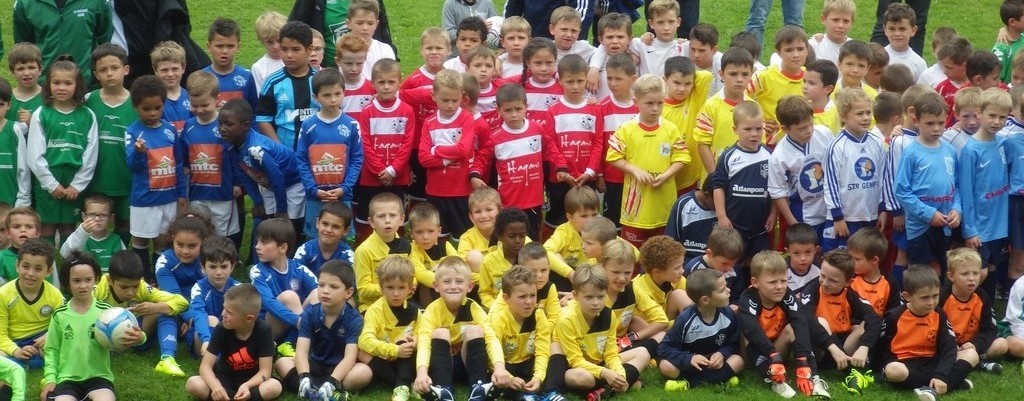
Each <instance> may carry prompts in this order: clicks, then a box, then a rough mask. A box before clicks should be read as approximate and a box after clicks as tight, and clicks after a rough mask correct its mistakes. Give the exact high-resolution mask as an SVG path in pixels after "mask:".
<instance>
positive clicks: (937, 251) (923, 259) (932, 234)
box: [907, 227, 949, 271]
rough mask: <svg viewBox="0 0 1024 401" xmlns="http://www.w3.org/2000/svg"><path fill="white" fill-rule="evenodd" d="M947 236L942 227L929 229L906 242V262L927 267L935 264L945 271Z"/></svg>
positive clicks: (947, 247)
mask: <svg viewBox="0 0 1024 401" xmlns="http://www.w3.org/2000/svg"><path fill="white" fill-rule="evenodd" d="M948 250H949V236H948V235H946V231H945V230H944V229H943V228H942V227H929V228H928V231H925V232H924V234H921V235H919V236H917V237H914V238H911V239H909V240H908V241H907V262H908V263H910V264H922V265H927V264H930V263H932V262H937V263H938V264H939V266H942V268H943V269H942V270H943V271H945V270H946V269H945V267H946V251H948Z"/></svg>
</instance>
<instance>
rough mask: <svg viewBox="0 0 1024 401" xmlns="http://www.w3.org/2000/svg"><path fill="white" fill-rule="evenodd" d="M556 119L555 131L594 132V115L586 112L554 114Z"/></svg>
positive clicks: (560, 132)
mask: <svg viewBox="0 0 1024 401" xmlns="http://www.w3.org/2000/svg"><path fill="white" fill-rule="evenodd" d="M552 117H553V118H554V120H555V132H556V133H559V134H562V133H570V132H594V120H595V119H594V116H593V115H591V114H586V113H564V114H558V115H556V116H552Z"/></svg>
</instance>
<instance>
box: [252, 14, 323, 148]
mask: <svg viewBox="0 0 1024 401" xmlns="http://www.w3.org/2000/svg"><path fill="white" fill-rule="evenodd" d="M279 37H280V41H281V60H283V61H284V68H282V69H280V70H277V72H274V73H273V74H270V76H268V77H267V79H266V81H265V82H263V87H262V88H260V89H259V91H260V95H259V100H257V102H256V122H257V123H259V130H260V132H262V133H263V135H266V136H267V137H269V138H271V139H273V140H274V141H275V142H278V143H282V144H284V146H285V147H287V148H288V149H292V150H294V149H295V148H296V145H297V144H298V132H299V128H300V127H301V126H302V122H303V121H306V119H308V118H309V117H312V116H313V113H315V112H316V110H317V109H319V108H320V105H318V104H317V103H316V100H315V99H313V74H316V70H314V69H312V68H311V67H310V66H309V52H310V49H309V48H310V46H312V45H313V33H312V31H311V30H310V28H309V25H306V24H305V23H303V22H299V21H292V22H289V23H287V24H285V25H284V26H283V27H281V33H280V36H279Z"/></svg>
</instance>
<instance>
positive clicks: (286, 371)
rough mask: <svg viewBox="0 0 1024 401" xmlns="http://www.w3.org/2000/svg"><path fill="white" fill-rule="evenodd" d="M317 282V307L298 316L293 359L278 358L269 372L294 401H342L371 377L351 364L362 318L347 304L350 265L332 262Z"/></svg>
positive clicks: (360, 365)
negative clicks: (294, 395) (295, 394)
mask: <svg viewBox="0 0 1024 401" xmlns="http://www.w3.org/2000/svg"><path fill="white" fill-rule="evenodd" d="M318 283H319V297H320V299H319V301H320V302H319V303H315V304H312V305H309V306H307V307H306V308H305V310H303V311H302V318H301V319H300V321H299V340H298V342H296V344H295V357H294V358H288V357H284V358H280V359H278V360H277V362H276V363H275V364H274V368H275V370H276V371H277V374H278V376H280V377H282V380H281V381H282V382H284V388H285V390H288V391H292V392H296V391H297V392H298V395H299V397H302V398H308V399H311V400H314V399H318V398H317V396H318V395H319V399H321V400H344V399H347V397H348V393H347V391H353V390H359V389H361V388H363V387H366V385H367V384H370V379H371V378H372V377H373V372H372V371H370V367H369V366H367V365H366V364H365V363H361V362H358V361H356V357H357V356H358V355H359V346H358V344H357V342H358V340H359V334H360V333H361V332H362V331H363V317H362V316H361V315H359V311H357V310H356V308H355V307H353V306H352V305H351V304H349V303H348V300H349V298H352V295H353V294H354V293H355V287H354V285H355V283H356V276H355V272H353V271H352V265H350V264H348V263H346V262H342V261H340V260H332V261H330V262H328V263H326V264H324V265H323V267H322V268H321V269H320V275H319V281H318Z"/></svg>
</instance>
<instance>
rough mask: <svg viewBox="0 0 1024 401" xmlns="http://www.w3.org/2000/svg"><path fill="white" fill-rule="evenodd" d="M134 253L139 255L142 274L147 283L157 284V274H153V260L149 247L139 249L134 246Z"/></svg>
mask: <svg viewBox="0 0 1024 401" xmlns="http://www.w3.org/2000/svg"><path fill="white" fill-rule="evenodd" d="M132 252H135V254H136V255H139V259H140V260H142V274H143V276H144V278H145V279H146V281H147V282H151V283H154V282H156V273H154V272H153V259H152V258H151V257H150V255H149V247H148V246H147V247H145V248H139V247H137V246H135V245H132ZM151 280H152V281H151Z"/></svg>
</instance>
